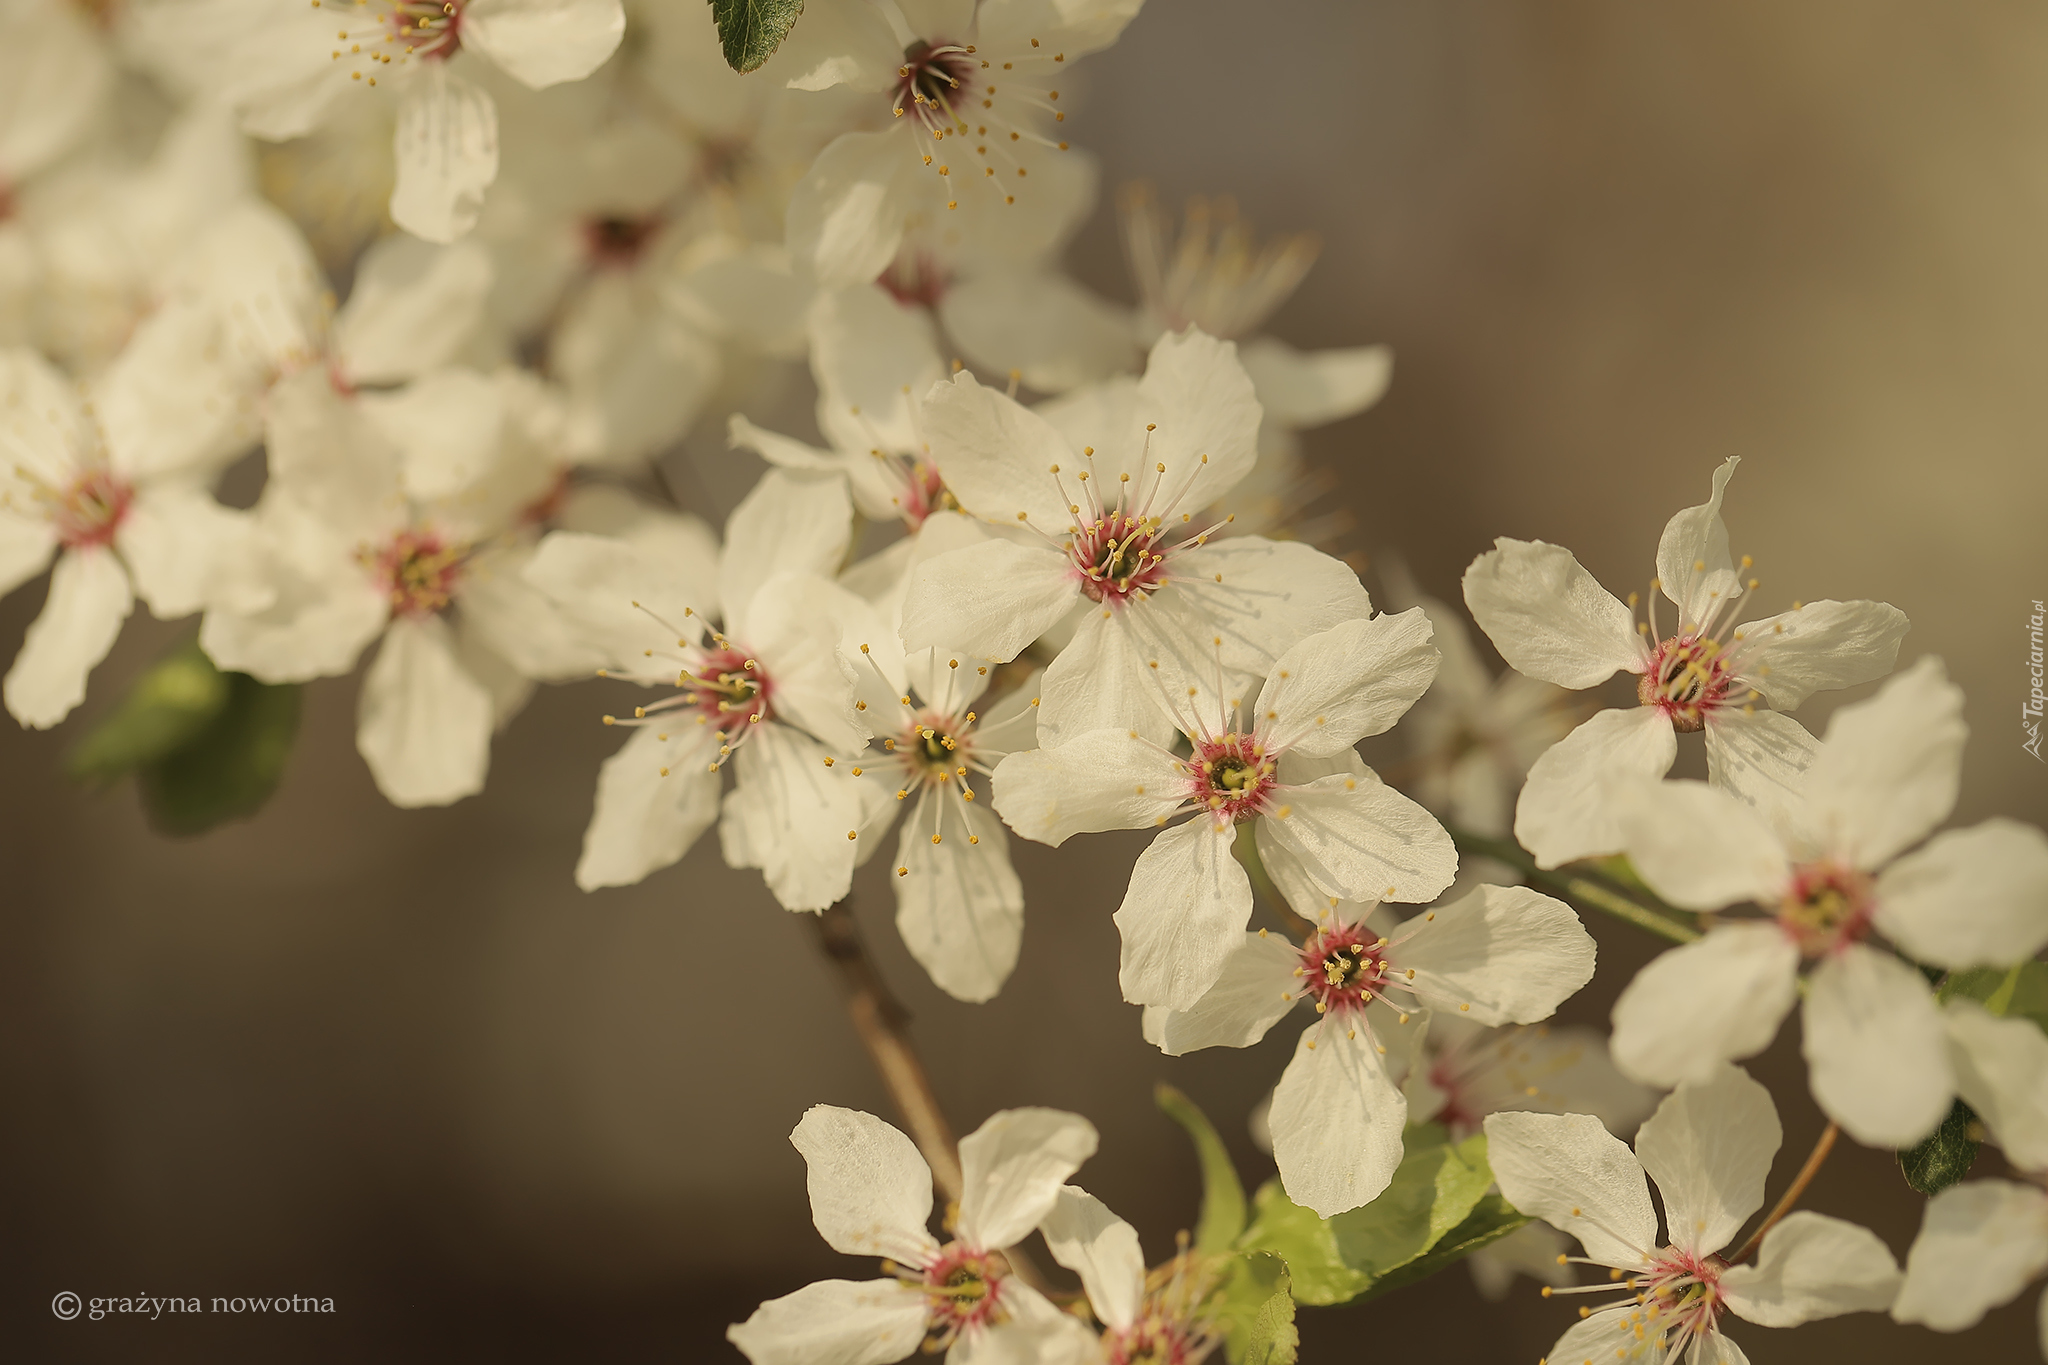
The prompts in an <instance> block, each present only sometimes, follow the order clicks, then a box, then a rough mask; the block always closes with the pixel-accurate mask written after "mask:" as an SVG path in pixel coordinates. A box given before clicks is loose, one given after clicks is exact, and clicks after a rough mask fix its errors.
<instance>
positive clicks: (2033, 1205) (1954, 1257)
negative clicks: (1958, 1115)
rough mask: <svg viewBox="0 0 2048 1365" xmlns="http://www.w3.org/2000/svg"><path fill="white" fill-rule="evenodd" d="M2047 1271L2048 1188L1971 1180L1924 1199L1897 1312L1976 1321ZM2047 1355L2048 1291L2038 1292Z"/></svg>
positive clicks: (1913, 1318) (1930, 1321) (1935, 1321)
mask: <svg viewBox="0 0 2048 1365" xmlns="http://www.w3.org/2000/svg"><path fill="white" fill-rule="evenodd" d="M2043 1271H2048V1191H2044V1190H2043V1189H2042V1188H2041V1187H2040V1186H2039V1185H2037V1184H2022V1183H2021V1182H2019V1181H2016V1180H1971V1181H1966V1182H1964V1183H1963V1184H1960V1185H1951V1186H1950V1187H1949V1188H1948V1189H1945V1190H1943V1191H1942V1192H1941V1193H1940V1194H1937V1195H1935V1196H1934V1198H1932V1199H1930V1200H1928V1201H1927V1212H1926V1213H1925V1214H1923V1215H1922V1216H1921V1222H1920V1233H1919V1235H1918V1236H1917V1237H1915V1238H1914V1239H1913V1246H1912V1248H1911V1250H1909V1251H1908V1252H1907V1253H1906V1279H1905V1283H1904V1284H1903V1285H1902V1286H1901V1287H1900V1289H1899V1297H1898V1301H1897V1302H1896V1303H1894V1304H1893V1305H1892V1316H1893V1317H1894V1318H1896V1319H1897V1320H1898V1321H1900V1322H1915V1323H1919V1324H1920V1325H1921V1326H1923V1327H1931V1328H1933V1329H1934V1330H1935V1331H1937V1332H1960V1331H1963V1330H1964V1329H1965V1328H1969V1327H1975V1326H1976V1325H1977V1324H1978V1323H1979V1322H1980V1321H1982V1320H1983V1317H1984V1315H1985V1314H1986V1313H1988V1312H1990V1311H1991V1310H1992V1309H1994V1308H1996V1307H1998V1306H1999V1305H2000V1304H2005V1303H2010V1302H2012V1301H2013V1300H2014V1299H2016V1298H2018V1297H2019V1295H2020V1292H2021V1291H2022V1290H2024V1289H2025V1288H2026V1287H2027V1286H2028V1285H2029V1284H2031V1283H2033V1282H2034V1281H2035V1280H2037V1279H2039V1278H2040V1277H2041V1274H2042V1272H2043ZM2037 1316H2038V1318H2039V1321H2040V1333H2041V1354H2042V1355H2043V1356H2044V1357H2048V1294H2044V1295H2043V1296H2042V1298H2041V1305H2040V1308H2039V1311H2038V1314H2037Z"/></svg>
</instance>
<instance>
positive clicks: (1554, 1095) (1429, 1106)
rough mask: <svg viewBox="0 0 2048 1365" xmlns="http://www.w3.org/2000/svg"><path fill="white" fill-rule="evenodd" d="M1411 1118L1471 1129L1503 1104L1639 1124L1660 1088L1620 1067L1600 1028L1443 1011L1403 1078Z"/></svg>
mask: <svg viewBox="0 0 2048 1365" xmlns="http://www.w3.org/2000/svg"><path fill="white" fill-rule="evenodd" d="M1402 1088H1403V1090H1404V1092H1405V1093H1406V1094H1407V1096H1408V1121H1409V1122H1410V1123H1425V1122H1430V1123H1441V1124H1443V1125H1444V1127H1446V1128H1448V1129H1449V1130H1450V1132H1451V1136H1452V1137H1454V1138H1458V1139H1461V1140H1462V1139H1464V1138H1467V1137H1470V1136H1471V1135H1472V1134H1474V1133H1476V1132H1478V1131H1479V1129H1480V1125H1481V1124H1483V1123H1484V1122H1485V1121H1486V1116H1487V1115H1488V1114H1492V1113H1497V1112H1499V1111H1500V1110H1503V1109H1527V1110H1536V1111H1540V1112H1543V1113H1548V1114H1591V1115H1593V1116H1594V1117H1595V1118H1597V1119H1599V1120H1600V1122H1601V1123H1603V1124H1605V1125H1606V1127H1607V1131H1608V1132H1610V1133H1619V1132H1624V1131H1627V1130H1629V1129H1632V1128H1634V1127H1635V1126H1636V1125H1637V1124H1638V1123H1641V1122H1642V1121H1643V1119H1644V1118H1645V1117H1646V1116H1648V1114H1649V1112H1650V1110H1651V1109H1653V1108H1654V1107H1656V1103H1657V1092H1656V1091H1655V1090H1653V1089H1651V1088H1650V1087H1648V1086H1645V1085H1640V1084H1638V1083H1636V1082H1635V1081H1632V1080H1630V1079H1629V1078H1628V1077H1626V1076H1624V1075H1622V1074H1621V1072H1620V1071H1619V1070H1617V1069H1616V1068H1615V1065H1614V1063H1613V1061H1612V1060H1611V1059H1610V1058H1609V1056H1608V1051H1607V1035H1606V1034H1604V1033H1602V1032H1600V1031H1599V1030H1598V1029H1592V1028H1585V1027H1582V1026H1577V1025H1569V1026H1565V1027H1561V1028H1560V1027H1556V1026H1554V1025H1551V1024H1534V1025H1521V1026H1516V1027H1505V1028H1486V1027H1481V1026H1480V1025H1478V1024H1475V1023H1473V1022H1472V1019H1471V1015H1470V1014H1469V1013H1459V1012H1455V1011H1454V1012H1451V1013H1449V1014H1438V1015H1436V1016H1434V1017H1433V1018H1432V1020H1431V1022H1430V1026H1429V1033H1428V1035H1427V1036H1426V1037H1425V1039H1424V1041H1423V1048H1422V1051H1421V1053H1420V1054H1418V1056H1417V1057H1416V1061H1415V1065H1413V1066H1411V1067H1410V1068H1409V1070H1408V1079H1407V1081H1406V1082H1405V1083H1404V1085H1403V1087H1402Z"/></svg>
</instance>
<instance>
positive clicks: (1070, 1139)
mask: <svg viewBox="0 0 2048 1365" xmlns="http://www.w3.org/2000/svg"><path fill="white" fill-rule="evenodd" d="M1097 1141H1098V1139H1097V1137H1096V1133H1095V1125H1094V1124H1092V1123H1090V1122H1088V1120H1086V1119H1084V1118H1082V1117H1081V1116H1080V1115H1079V1114H1069V1113H1065V1112H1063V1111H1062V1110H1058V1109H1004V1110H1002V1111H1000V1112H998V1113H995V1114H991V1115H989V1118H988V1121H987V1122H986V1123H984V1124H982V1125H981V1127H979V1128H977V1129H975V1130H974V1131H973V1132H971V1133H969V1134H968V1135H967V1136H966V1137H964V1138H962V1139H960V1185H961V1190H960V1216H959V1218H958V1220H957V1222H956V1226H957V1227H958V1228H959V1230H960V1236H961V1239H962V1240H963V1241H965V1242H967V1244H968V1245H970V1246H974V1247H980V1248H982V1249H984V1250H995V1249H997V1248H1000V1247H1006V1246H1014V1245H1015V1244H1017V1243H1018V1242H1021V1241H1023V1240H1024V1239H1025V1238H1026V1237H1028V1236H1029V1235H1030V1234H1031V1230H1032V1229H1033V1228H1035V1227H1037V1226H1038V1225H1039V1224H1040V1223H1041V1222H1043V1221H1044V1220H1045V1216H1046V1215H1047V1214H1048V1213H1050V1212H1052V1207H1053V1204H1054V1203H1055V1202H1056V1201H1057V1200H1058V1198H1059V1193H1060V1187H1061V1186H1062V1185H1064V1184H1066V1183H1067V1177H1068V1176H1071V1175H1072V1174H1073V1173H1074V1172H1075V1171H1077V1170H1079V1169H1080V1168H1081V1163H1082V1162H1084V1161H1086V1160H1087V1159H1088V1158H1089V1157H1091V1156H1094V1155H1095V1147H1096V1143H1097Z"/></svg>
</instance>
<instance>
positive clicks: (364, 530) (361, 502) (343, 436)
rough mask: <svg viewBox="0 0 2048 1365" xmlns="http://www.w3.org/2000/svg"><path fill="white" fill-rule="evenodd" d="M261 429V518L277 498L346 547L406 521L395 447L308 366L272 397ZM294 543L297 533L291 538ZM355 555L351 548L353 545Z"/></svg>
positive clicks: (279, 386) (284, 381)
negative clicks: (265, 471) (265, 477)
mask: <svg viewBox="0 0 2048 1365" xmlns="http://www.w3.org/2000/svg"><path fill="white" fill-rule="evenodd" d="M268 409H269V411H268V412H267V414H266V420H265V423H264V446H265V459H266V460H267V461H268V463H269V466H270V481H269V482H268V483H266V484H265V485H264V489H263V492H264V497H263V503H264V504H265V507H264V509H263V510H264V512H265V514H268V512H269V508H268V506H267V504H269V503H270V502H271V501H272V494H273V493H275V494H277V495H278V496H279V497H289V498H290V499H291V500H292V501H293V502H295V503H296V504H298V506H299V508H300V509H303V510H307V511H310V512H311V513H312V515H313V525H314V526H316V527H318V528H322V529H325V530H328V531H330V532H331V533H332V534H333V536H334V537H335V538H336V539H337V540H339V541H343V542H353V541H358V540H376V539H380V538H382V537H384V536H387V535H389V534H390V533H391V532H392V531H394V530H396V529H398V527H399V526H400V525H401V524H402V523H403V522H404V520H405V507H404V497H403V489H402V488H401V487H400V484H399V477H400V475H399V453H398V449H397V447H395V446H393V445H392V444H391V443H390V442H389V441H387V440H385V439H384V436H383V433H381V432H379V431H378V430H377V429H376V428H375V427H373V426H371V425H370V423H369V422H368V421H367V420H366V419H365V418H364V416H363V412H362V409H361V408H359V407H358V406H357V405H356V404H355V403H353V402H350V401H348V400H346V399H344V398H343V397H342V396H341V395H340V394H338V393H336V392H335V390H334V385H333V384H332V382H330V380H329V379H328V377H327V375H325V374H323V373H321V371H320V370H319V368H318V367H317V366H308V367H307V368H306V369H304V370H301V371H299V372H298V373H297V374H294V375H290V376H288V377H286V378H285V379H282V380H280V381H279V382H278V384H277V386H276V387H275V388H274V389H272V390H271V391H270V398H269V403H268ZM286 538H287V539H288V540H296V539H298V537H297V536H296V535H291V536H287V537H286ZM347 548H348V551H349V552H350V553H352V552H353V550H354V548H355V547H354V545H353V544H350V545H348V547H347Z"/></svg>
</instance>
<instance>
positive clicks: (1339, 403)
mask: <svg viewBox="0 0 2048 1365" xmlns="http://www.w3.org/2000/svg"><path fill="white" fill-rule="evenodd" d="M1237 355H1238V359H1239V360H1242V361H1243V362H1244V368H1245V370H1246V372H1247V373H1249V374H1250V375H1251V377H1252V383H1253V384H1254V385H1255V386H1256V387H1257V389H1258V393H1259V402H1260V404H1261V405H1263V406H1264V408H1265V409H1266V416H1267V418H1268V419H1269V420H1271V421H1277V422H1279V423H1281V424H1282V425H1284V426H1287V427H1290V428H1293V429H1294V430H1297V431H1299V430H1305V429H1306V428H1309V427H1320V426H1325V425H1327V424H1329V423H1331V422H1335V421H1337V420H1339V419H1341V418H1345V417H1349V416H1351V415H1353V414H1354V413H1360V412H1364V411H1365V410H1366V409H1367V408H1369V407H1371V406H1372V405H1373V404H1374V403H1377V402H1379V401H1380V395H1381V394H1384V393H1385V392H1386V391H1387V384H1388V382H1389V381H1390V380H1392V378H1393V377H1394V352H1393V350H1392V348H1390V347H1386V346H1345V347H1340V348H1337V349H1333V350H1327V351H1297V350H1295V349H1294V348H1293V347H1292V346H1289V345H1288V344H1287V343H1286V342H1284V341H1280V340H1277V339H1275V338H1273V337H1257V338H1254V339H1253V340H1251V341H1247V342H1245V343H1243V344H1242V345H1240V346H1239V347H1238V348H1237Z"/></svg>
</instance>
